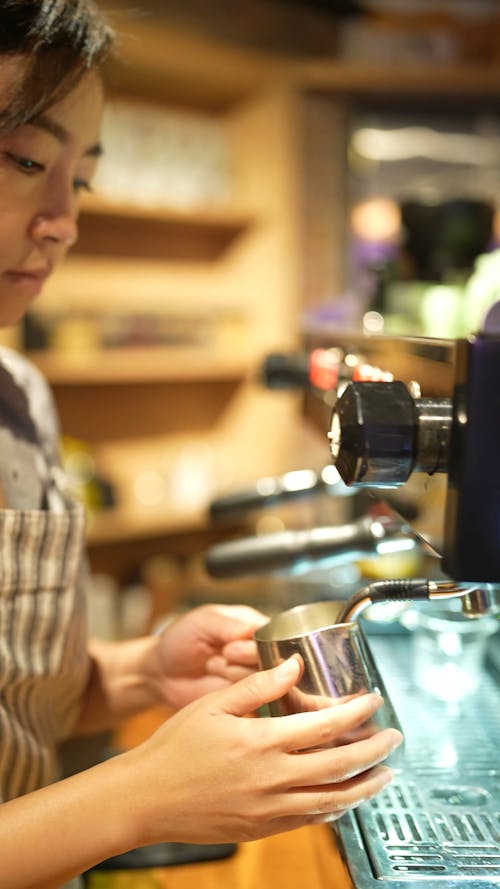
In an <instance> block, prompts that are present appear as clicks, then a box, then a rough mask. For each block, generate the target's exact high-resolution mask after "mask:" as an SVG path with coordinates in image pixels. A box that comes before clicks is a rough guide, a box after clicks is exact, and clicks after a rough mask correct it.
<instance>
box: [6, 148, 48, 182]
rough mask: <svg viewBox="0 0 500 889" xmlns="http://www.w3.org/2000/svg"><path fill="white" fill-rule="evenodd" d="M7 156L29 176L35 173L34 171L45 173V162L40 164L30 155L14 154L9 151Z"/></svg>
mask: <svg viewBox="0 0 500 889" xmlns="http://www.w3.org/2000/svg"><path fill="white" fill-rule="evenodd" d="M7 157H8V159H9V160H10V161H11V163H13V164H14V166H15V167H17V169H18V170H20V171H21V172H22V173H26V174H27V175H28V176H29V175H33V174H34V173H43V171H44V170H45V167H44V165H43V164H39V163H38V162H37V161H34V160H33V159H32V158H30V157H23V156H22V155H20V154H14V153H13V152H10V151H9V152H7Z"/></svg>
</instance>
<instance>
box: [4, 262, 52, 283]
mask: <svg viewBox="0 0 500 889" xmlns="http://www.w3.org/2000/svg"><path fill="white" fill-rule="evenodd" d="M51 271H52V270H51V268H50V266H44V268H40V269H14V270H9V271H8V272H7V274H8V275H10V276H11V277H12V278H19V279H23V278H28V279H32V280H35V281H45V279H46V278H48V276H49V275H50V273H51Z"/></svg>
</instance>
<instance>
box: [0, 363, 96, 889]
mask: <svg viewBox="0 0 500 889" xmlns="http://www.w3.org/2000/svg"><path fill="white" fill-rule="evenodd" d="M0 452H1V458H2V462H1V464H0V484H1V486H2V489H3V492H4V497H5V500H6V501H7V503H8V504H9V508H7V509H0V802H2V801H6V800H9V799H13V798H15V797H17V796H21V795H22V794H25V793H29V792H31V791H33V790H36V789H38V788H39V787H43V786H44V785H46V784H49V783H51V782H52V781H55V780H57V779H58V778H59V763H58V756H57V750H58V745H59V743H60V742H61V741H62V740H64V739H66V738H67V737H68V735H69V734H70V732H71V729H72V727H73V724H74V722H75V719H76V717H77V715H78V710H79V706H80V701H81V696H82V693H83V690H84V687H85V684H86V682H87V678H88V670H89V661H88V657H87V651H86V619H85V595H84V585H85V581H86V570H87V564H86V560H85V557H84V543H85V527H84V525H85V515H84V510H83V509H82V507H81V506H80V505H79V504H77V503H75V501H74V500H73V498H72V497H71V495H70V493H69V491H68V487H67V481H66V478H65V475H64V472H63V471H62V469H61V467H60V466H59V463H58V423H57V415H56V413H55V410H54V406H53V402H52V399H51V394H50V391H49V390H48V388H47V385H46V383H45V381H44V380H43V378H42V377H41V376H40V374H38V372H37V371H36V370H35V369H34V368H33V367H32V366H31V365H30V364H29V362H27V361H26V360H25V359H24V358H23V357H22V356H19V355H17V354H16V353H14V352H11V351H10V350H7V349H4V348H3V347H2V348H0ZM43 507H45V508H43ZM75 805H78V801H75ZM70 885H71V886H72V887H73V886H75V885H78V882H77V881H76V882H75V881H73V882H72V883H71V884H70Z"/></svg>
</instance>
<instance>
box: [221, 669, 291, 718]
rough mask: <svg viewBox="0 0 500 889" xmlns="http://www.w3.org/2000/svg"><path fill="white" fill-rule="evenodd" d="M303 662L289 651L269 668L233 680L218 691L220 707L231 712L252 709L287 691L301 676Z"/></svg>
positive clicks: (236, 712)
mask: <svg viewBox="0 0 500 889" xmlns="http://www.w3.org/2000/svg"><path fill="white" fill-rule="evenodd" d="M302 666H303V665H302V659H301V658H300V656H298V655H292V657H290V658H288V660H286V661H283V663H282V664H279V665H278V666H277V667H273V668H272V669H271V670H261V671H260V672H258V673H252V674H251V675H250V676H247V677H246V678H245V679H241V680H240V681H239V682H235V683H234V684H233V685H231V686H229V688H226V689H224V691H223V692H222V693H221V694H220V697H219V703H220V708H221V710H222V711H223V712H224V713H231V714H232V715H233V716H246V715H247V714H248V713H254V712H255V710H258V709H259V707H262V705H263V704H269V702H270V701H275V700H277V698H281V697H282V696H283V695H284V694H286V692H287V691H289V690H290V689H291V688H292V686H294V685H295V683H296V682H297V680H298V679H299V678H300V675H301V673H302Z"/></svg>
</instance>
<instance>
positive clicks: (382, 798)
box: [335, 636, 500, 889]
mask: <svg viewBox="0 0 500 889" xmlns="http://www.w3.org/2000/svg"><path fill="white" fill-rule="evenodd" d="M496 641H497V644H498V641H499V640H498V638H497V640H496ZM370 647H371V649H372V652H373V654H374V656H375V657H376V660H377V664H378V666H379V668H380V670H381V673H382V675H383V677H384V681H385V682H386V685H387V688H388V691H389V694H390V695H391V698H392V701H393V703H394V705H395V707H396V711H397V712H398V714H399V716H400V719H401V724H402V727H403V731H404V733H405V745H406V746H405V752H404V764H403V766H402V768H401V769H400V770H398V771H397V775H396V778H395V780H394V781H393V783H392V784H391V785H390V786H389V787H387V788H386V789H385V790H384V791H382V793H380V794H379V795H378V796H377V797H376V798H375V799H374V800H371V801H370V802H369V803H365V804H364V805H362V806H360V807H359V809H357V810H356V811H355V812H353V813H351V814H349V815H346V816H344V818H342V819H341V821H340V822H338V823H337V824H336V825H335V832H336V833H337V835H338V838H339V841H340V846H341V849H342V852H343V854H344V857H345V860H346V863H347V866H348V869H349V871H350V874H351V878H352V880H353V882H354V885H355V886H356V887H357V889H372V887H377V886H380V885H381V884H383V885H386V886H387V887H388V889H409V887H410V886H411V887H413V889H420V887H421V889H430V887H435V889H452V887H457V889H460V887H464V889H465V887H467V889H494V887H495V889H497V887H499V886H500V752H499V751H500V684H499V682H498V675H496V676H495V674H494V673H493V672H491V673H490V672H488V671H487V670H485V673H484V677H483V679H482V682H481V687H480V689H479V690H478V691H477V692H475V693H474V695H473V696H470V697H468V698H464V699H462V700H461V701H460V702H453V703H449V704H448V703H447V702H442V701H435V700H433V699H432V698H430V696H428V695H426V694H423V693H422V692H419V690H418V689H416V688H415V687H414V686H413V685H412V682H411V679H410V678H409V677H408V638H405V639H399V638H398V637H392V636H391V637H385V638H384V637H378V638H371V639H370Z"/></svg>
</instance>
